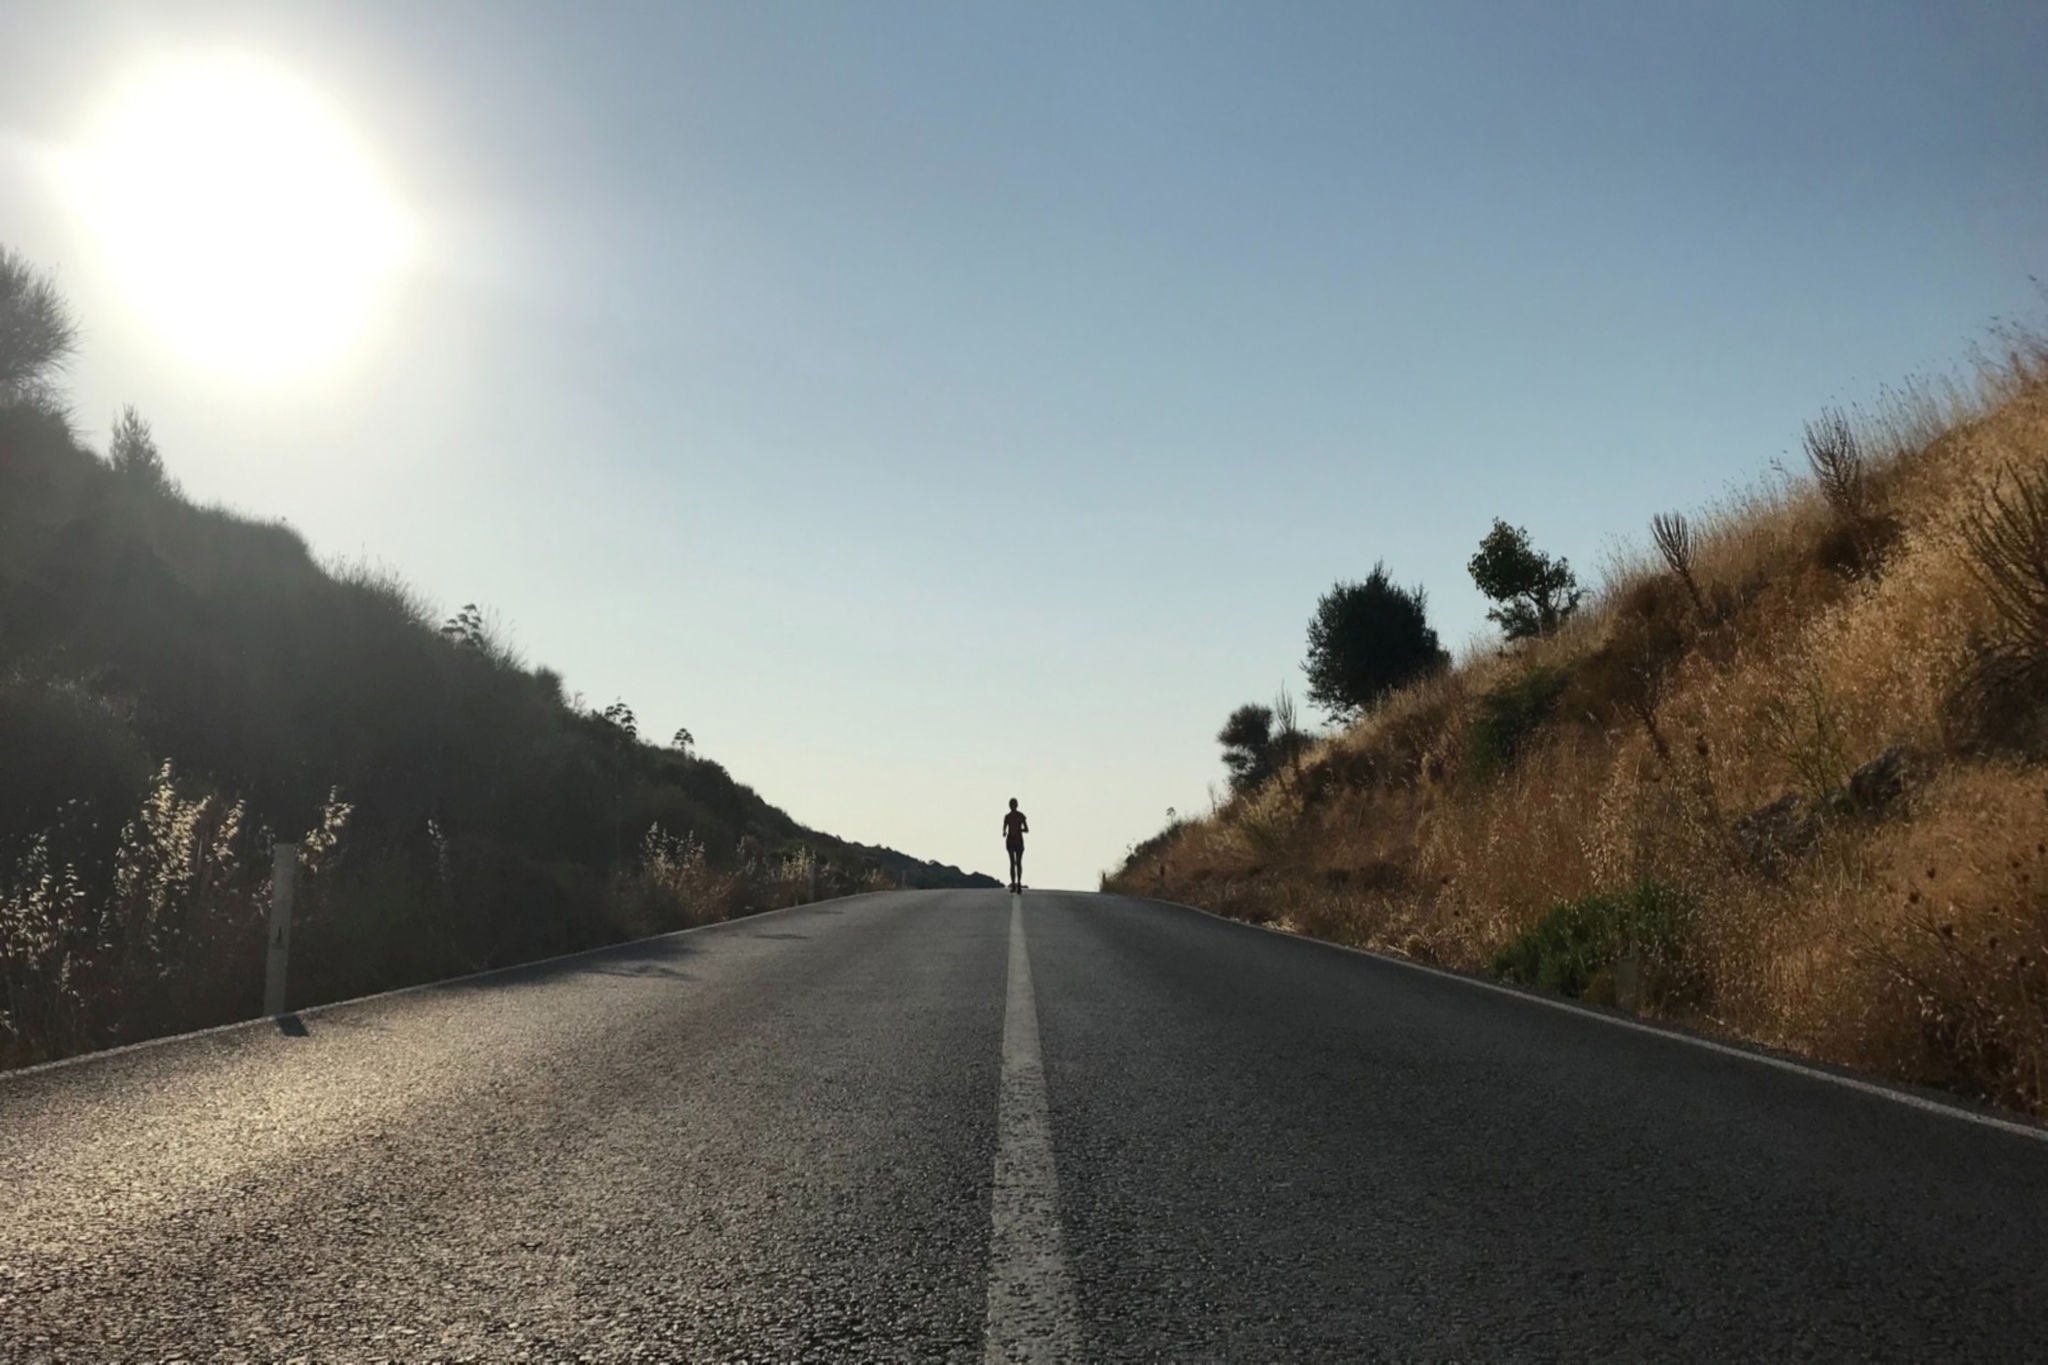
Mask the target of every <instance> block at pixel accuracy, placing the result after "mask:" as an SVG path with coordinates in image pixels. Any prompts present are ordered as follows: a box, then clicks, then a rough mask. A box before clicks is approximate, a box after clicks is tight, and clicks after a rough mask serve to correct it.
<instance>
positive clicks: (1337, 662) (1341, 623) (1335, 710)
mask: <svg viewBox="0 0 2048 1365" xmlns="http://www.w3.org/2000/svg"><path fill="white" fill-rule="evenodd" d="M1427 608H1428V597H1427V595H1426V594H1425V593H1424V592H1423V590H1422V588H1421V587H1420V586H1419V585H1418V586H1416V587H1413V588H1404V587H1401V586H1400V585H1399V584H1397V583H1395V582H1394V580H1393V579H1392V578H1391V577H1389V576H1388V574H1387V568H1386V565H1384V564H1375V565H1373V568H1372V573H1371V574H1369V575H1367V577H1366V580H1365V581H1364V582H1363V583H1338V584H1337V585H1335V586H1334V587H1332V588H1331V589H1330V590H1329V591H1328V592H1326V593H1324V594H1323V596H1322V599H1321V600H1320V601H1318V602H1317V603H1316V614H1315V616H1314V618H1313V619H1311V620H1310V621H1309V623H1308V658H1307V659H1305V660H1304V661H1303V663H1302V671H1303V672H1304V673H1306V674H1308V696H1309V700H1310V701H1312V702H1314V703H1315V704H1316V705H1318V706H1320V707H1322V708H1323V709H1324V710H1325V711H1327V712H1328V713H1329V714H1330V717H1331V719H1333V720H1338V721H1344V720H1349V719H1351V718H1352V717H1354V716H1356V715H1357V714H1358V713H1359V712H1360V711H1363V710H1364V709H1365V708H1366V707H1368V706H1370V705H1372V704H1373V703H1374V702H1376V701H1378V700H1379V699H1380V698H1381V697H1383V696H1385V695H1386V694H1387V693H1389V692H1391V691H1393V690H1394V689H1395V688H1397V687H1401V686H1403V685H1405V684H1407V683H1410V682H1413V681H1414V680H1415V679H1417V678H1419V677H1422V676H1423V675H1424V674H1427V673H1432V672H1434V671H1435V670H1437V669H1439V668H1441V667H1443V666H1444V664H1445V663H1447V662H1449V656H1448V655H1447V654H1445V653H1444V650H1443V646H1442V645H1441V644H1439V643H1438V642H1437V638H1436V632H1435V631H1434V630H1432V629H1431V628H1430V625H1429V620H1428V611H1427Z"/></svg>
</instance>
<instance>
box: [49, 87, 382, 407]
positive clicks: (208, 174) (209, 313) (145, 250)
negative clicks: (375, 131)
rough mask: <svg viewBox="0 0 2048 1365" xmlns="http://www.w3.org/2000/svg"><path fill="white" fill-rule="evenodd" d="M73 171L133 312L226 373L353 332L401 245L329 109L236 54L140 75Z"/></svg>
mask: <svg viewBox="0 0 2048 1365" xmlns="http://www.w3.org/2000/svg"><path fill="white" fill-rule="evenodd" d="M72 176H73V184H72V190H73V194H74V196H75V201H76V204H77V206H78V207H79V208H80V209H81V210H82V211H83V213H84V216H85V217H86V219H87V220H88V221H89V222H90V224H91V226H92V229H93V231H94V233H95V235H96V237H97V239H98V242H99V245H100V247H101V249H102V250H103V251H104V252H105V255H106V259H107V263H108V265H109V267H110V268H111V269H112V270H113V271H114V272H116V273H117V275H118V278H119V280H120V283H121V286H122V288H123V290H124V292H125V293H126V295H127V297H128V299H129V301H130V302H131V303H132V305H133V307H134V308H135V310H136V312H137V313H138V315H140V316H143V317H145V318H147V320H148V321H150V322H151V323H153V324H154V325H155V326H156V327H157V328H158V329H159V331H160V332H161V333H162V335H163V337H164V339H165V341H166V343H167V344H168V345H170V346H172V347H175V348H176V349H178V350H180V351H182V352H185V353H187V354H189V355H190V356H191V357H192V358H193V359H195V360H198V361H200V362H202V363H205V364H208V365H212V366H215V367H217V368H218V369H219V370H220V371H222V372H223V375H224V376H225V377H226V378H228V379H236V378H244V379H288V378H291V377H294V376H295V375H299V374H303V373H304V372H305V371H306V370H308V369H310V368H313V367H315V366H318V365H319V364H321V363H322V362H323V361H326V360H329V359H331V358H332V357H333V356H335V355H336V354H338V353H340V352H341V351H342V350H344V349H345V348H346V347H347V346H348V345H349V344H351V343H353V342H355V341H357V340H359V339H360V335H361V333H362V332H363V330H364V328H365V326H366V324H367V323H368V321H369V319H370V317H371V316H372V315H373V314H374V312H375V310H376V308H377V306H378V305H379V304H380V303H381V302H382V301H383V300H382V297H381V296H382V294H383V291H384V290H385V288H386V287H387V286H388V284H389V283H390V281H391V277H392V276H393V275H394V274H395V273H396V271H397V270H398V268H399V267H400V266H401V265H402V264H403V262H404V260H405V257H406V255H407V252H408V250H409V249H410V241H409V231H408V227H407V225H406V223H405V221H404V218H403V216H402V213H401V211H400V210H399V209H398V208H397V206H396V205H394V204H393V203H392V202H391V200H390V197H389V194H388V192H387V191H386V190H385V189H384V188H383V186H382V185H380V184H379V183H378V180H377V175H376V171H375V169H374V167H373V166H372V165H370V164H369V160H368V157H367V156H366V154H365V153H364V151H363V150H362V149H361V148H360V147H359V146H357V145H356V144H355V143H354V141H353V140H352V139H351V138H350V136H349V133H348V130H347V128H346V127H345V126H344V125H343V123H342V122H341V120H340V118H339V117H338V116H337V115H336V114H335V113H334V112H333V111H331V110H329V109H327V108H325V107H324V106H322V105H321V103H320V102H319V101H318V99H317V98H316V97H315V96H314V95H313V94H312V93H311V92H310V91H309V90H308V89H307V88H305V87H304V86H303V85H301V84H300V83H299V82H297V81H296V80H294V79H293V78H291V77H290V76H287V75H286V74H284V73H283V72H282V71H279V70H274V69H269V68H266V67H264V66H262V65H259V64H257V63H254V62H251V61H248V60H246V59H245V60H223V59H212V60H200V61H190V62H185V63H171V64H166V65H164V66H161V67H157V68H154V69H151V70H148V71H146V72H143V73H140V74H138V75H137V76H136V77H135V78H133V79H132V80H131V81H129V82H128V83H127V84H125V85H124V86H123V87H122V88H120V89H119V91H118V93H117V94H116V95H115V96H114V97H113V98H112V100H111V101H110V102H109V107H108V109H107V110H106V112H105V113H104V114H103V115H102V116H101V118H100V120H99V121H98V123H97V124H96V125H95V126H94V127H93V128H92V129H91V131H90V132H89V133H87V135H86V137H85V140H84V142H83V145H82V146H81V147H80V149H79V150H78V151H77V153H76V154H75V157H74V160H73V165H72Z"/></svg>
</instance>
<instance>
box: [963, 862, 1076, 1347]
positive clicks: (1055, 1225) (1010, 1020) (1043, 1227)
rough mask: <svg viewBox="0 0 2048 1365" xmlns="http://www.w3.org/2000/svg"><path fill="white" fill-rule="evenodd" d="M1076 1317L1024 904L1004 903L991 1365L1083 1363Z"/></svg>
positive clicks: (987, 1335)
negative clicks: (1006, 960) (1006, 976)
mask: <svg viewBox="0 0 2048 1365" xmlns="http://www.w3.org/2000/svg"><path fill="white" fill-rule="evenodd" d="M1079 1323H1080V1311H1079V1308H1078V1306H1077V1304H1076V1301H1075V1298H1074V1277H1073V1273H1072V1272H1071V1271H1070V1270H1068V1268H1067V1255H1066V1250H1065V1247H1064V1246H1063V1244H1062V1240H1061V1236H1060V1215H1059V1185H1058V1182H1057V1180H1056V1179H1055V1177H1054V1174H1053V1163H1052V1124H1051V1122H1050V1121H1049V1120H1048V1119H1047V1117H1046V1109H1045V1064H1044V1062H1043V1061H1042V1060H1041V1059H1040V1056H1039V1051H1038V1004H1037V1000H1036V997H1034V996H1033V994H1032V992H1031V958H1030V955H1029V954H1028V953H1027V952H1026V951H1025V947H1024V902H1023V899H1022V898H1021V897H1015V896H1013V897H1011V899H1010V986H1009V1000H1008V1003H1007V1004H1006V1005H1005V1006H1004V1009H1003V1080H1002V1086H1001V1090H1000V1092H999V1094H998V1097H997V1100H996V1175H995V1193H994V1197H993V1198H992V1199H991V1200H990V1223H989V1235H988V1325H987V1328H986V1331H985V1332H984V1335H983V1341H984V1343H985V1344H984V1346H983V1349H982V1359H983V1360H984V1361H987V1362H998V1361H1000V1362H1006V1363H1007V1362H1018V1361H1034V1362H1035V1361H1064V1360H1075V1359H1078V1358H1079V1357H1080V1354H1081V1351H1080V1333H1079Z"/></svg>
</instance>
